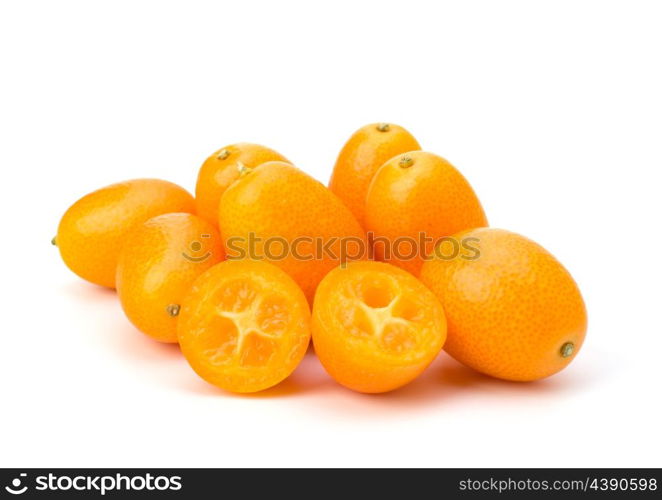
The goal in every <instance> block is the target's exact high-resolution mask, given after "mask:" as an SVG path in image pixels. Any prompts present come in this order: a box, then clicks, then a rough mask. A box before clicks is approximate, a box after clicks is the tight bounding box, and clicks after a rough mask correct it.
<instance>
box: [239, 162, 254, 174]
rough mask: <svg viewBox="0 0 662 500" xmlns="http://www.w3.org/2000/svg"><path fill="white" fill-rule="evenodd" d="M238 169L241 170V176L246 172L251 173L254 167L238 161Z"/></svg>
mask: <svg viewBox="0 0 662 500" xmlns="http://www.w3.org/2000/svg"><path fill="white" fill-rule="evenodd" d="M237 171H238V172H239V177H240V178H241V177H243V176H244V175H246V174H250V173H251V172H252V171H253V169H252V168H249V167H247V166H246V165H244V164H243V163H241V162H240V161H238V162H237Z"/></svg>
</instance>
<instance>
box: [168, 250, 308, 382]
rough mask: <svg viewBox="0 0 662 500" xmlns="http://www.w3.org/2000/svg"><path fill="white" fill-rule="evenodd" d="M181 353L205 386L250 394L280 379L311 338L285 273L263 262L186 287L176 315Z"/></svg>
mask: <svg viewBox="0 0 662 500" xmlns="http://www.w3.org/2000/svg"><path fill="white" fill-rule="evenodd" d="M177 332H178V337H179V344H180V346H181V349H182V352H183V353H184V356H185V357H186V359H187V361H188V362H189V364H190V365H191V367H192V368H193V369H194V370H195V372H196V373H197V374H198V375H200V377H202V378H203V379H204V380H206V381H207V382H209V383H211V384H213V385H215V386H217V387H220V388H222V389H225V390H227V391H232V392H256V391H260V390H263V389H267V388H269V387H272V386H274V385H276V384H278V383H279V382H281V381H282V380H284V379H285V378H287V377H288V376H289V375H290V374H291V373H292V372H293V371H294V369H295V368H296V367H297V365H298V364H299V362H300V361H301V359H302V358H303V356H304V354H305V353H306V349H307V348H308V343H309V341H310V309H309V307H308V302H307V301H306V297H305V296H304V294H303V292H302V291H301V289H300V288H299V287H298V286H297V284H296V283H295V282H294V281H293V280H292V278H290V277H289V276H288V275H287V274H286V273H285V272H284V271H282V270H281V269H279V268H278V267H276V266H274V265H273V264H269V263H267V262H264V261H254V260H242V261H238V260H234V261H225V262H222V263H220V264H217V265H215V266H214V267H212V268H211V269H209V270H208V271H206V272H205V273H203V274H202V275H201V276H200V277H199V278H198V279H197V280H196V281H195V282H194V284H193V287H192V288H191V291H190V292H189V294H188V295H187V296H186V298H185V299H184V301H183V303H182V307H181V310H180V313H179V322H178V330H177Z"/></svg>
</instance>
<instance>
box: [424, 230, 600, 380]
mask: <svg viewBox="0 0 662 500" xmlns="http://www.w3.org/2000/svg"><path fill="white" fill-rule="evenodd" d="M454 240H455V242H452V241H451V240H446V241H444V242H442V243H441V245H440V248H439V249H438V251H435V258H434V259H433V260H430V261H428V262H426V263H425V264H423V268H422V270H421V280H422V281H423V283H425V284H426V285H427V286H428V287H429V288H430V289H431V290H432V291H433V292H434V293H435V294H436V295H437V297H439V300H440V301H441V303H442V304H443V306H444V310H445V311H446V318H447V319H448V340H447V341H446V346H445V349H446V351H447V352H448V353H449V354H450V355H451V356H453V357H454V358H455V359H457V360H458V361H460V362H461V363H464V364H465V365H467V366H469V367H471V368H474V369H475V370H478V371H480V372H482V373H485V374H487V375H491V376H493V377H498V378H502V379H506V380H516V381H529V380H537V379H540V378H543V377H547V376H549V375H552V374H554V373H556V372H558V371H559V370H562V369H563V368H565V367H566V366H567V365H568V363H570V362H571V361H572V360H573V359H574V358H575V356H576V355H577V352H578V351H579V349H580V348H581V346H582V343H583V341H584V336H585V334H586V325H587V319H586V308H585V306H584V301H583V299H582V296H581V294H580V292H579V289H578V288H577V285H576V283H575V282H574V280H573V279H572V276H570V274H569V273H568V271H567V270H566V269H565V268H564V267H563V266H562V265H561V264H560V263H559V262H558V261H557V260H556V259H555V258H554V256H553V255H551V254H550V253H549V252H548V251H547V250H545V249H544V248H542V247H541V246H540V245H538V244H537V243H535V242H533V241H531V240H529V239H527V238H525V237H523V236H520V235H518V234H515V233H511V232H509V231H504V230H501V229H488V228H483V229H474V230H469V231H465V232H462V233H459V234H458V235H456V236H455V237H454ZM460 242H461V243H463V244H461V243H460ZM453 246H455V248H453ZM445 247H446V248H445Z"/></svg>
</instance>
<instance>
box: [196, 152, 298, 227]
mask: <svg viewBox="0 0 662 500" xmlns="http://www.w3.org/2000/svg"><path fill="white" fill-rule="evenodd" d="M268 161H284V162H286V163H289V161H288V160H287V158H285V157H284V156H283V155H281V154H280V153H278V152H277V151H274V150H273V149H269V148H267V147H266V146H261V145H259V144H251V143H248V142H240V143H237V144H231V145H229V146H225V147H224V148H221V149H219V150H218V151H216V152H214V153H213V154H212V155H211V156H209V158H207V159H206V160H205V162H204V163H203V164H202V166H201V167H200V171H199V172H198V181H197V183H196V185H195V205H196V213H197V215H199V216H200V217H204V218H205V219H207V220H208V221H209V222H210V223H212V224H214V225H215V226H217V225H218V204H219V203H220V201H221V196H222V195H223V192H224V191H225V190H226V189H227V188H228V186H230V184H232V183H233V182H234V181H235V180H236V179H237V177H239V171H238V168H237V166H238V164H239V163H241V164H243V165H244V166H246V167H248V168H255V167H257V166H258V165H261V164H262V163H266V162H268Z"/></svg>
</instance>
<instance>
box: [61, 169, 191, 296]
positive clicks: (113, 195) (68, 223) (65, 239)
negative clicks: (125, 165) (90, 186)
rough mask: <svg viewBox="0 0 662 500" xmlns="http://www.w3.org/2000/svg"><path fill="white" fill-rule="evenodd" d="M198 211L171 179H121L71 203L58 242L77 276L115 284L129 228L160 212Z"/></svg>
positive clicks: (185, 192)
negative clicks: (120, 254)
mask: <svg viewBox="0 0 662 500" xmlns="http://www.w3.org/2000/svg"><path fill="white" fill-rule="evenodd" d="M194 211H195V201H194V199H193V197H192V196H191V195H190V194H189V193H188V192H187V191H186V190H185V189H183V188H181V187H179V186H178V185H176V184H173V183H172V182H167V181H162V180H160V179H136V180H131V181H126V182H120V183H118V184H112V185H110V186H107V187H104V188H102V189H99V190H97V191H94V192H92V193H90V194H88V195H86V196H83V197H82V198H81V199H80V200H78V201H77V202H76V203H74V204H73V205H72V206H71V207H69V209H68V210H67V211H66V212H65V214H64V215H63V216H62V219H61V220H60V225H59V227H58V230H57V236H56V237H55V240H54V243H56V244H57V247H58V248H59V250H60V255H61V256H62V260H63V261H64V263H65V264H66V265H67V266H68V267H69V269H71V270H72V271H73V272H75V273H76V274H77V275H78V276H80V277H81V278H83V279H85V280H87V281H90V282H92V283H96V284H97V285H103V286H107V287H110V288H114V287H115V268H116V266H117V258H118V256H119V253H120V250H121V248H122V244H123V243H124V238H125V237H126V235H127V234H128V233H129V231H131V230H132V229H133V228H135V227H137V226H139V225H140V224H142V223H143V222H145V221H146V220H147V219H151V218H152V217H154V216H156V215H161V214H164V213H168V212H191V213H192V212H194Z"/></svg>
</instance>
